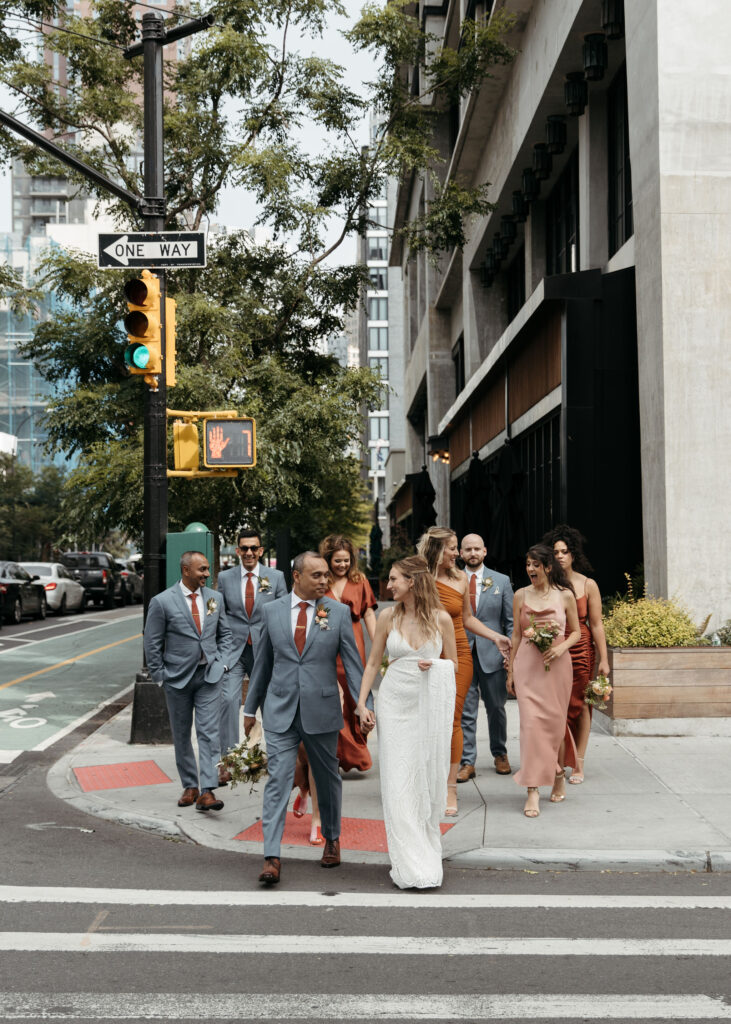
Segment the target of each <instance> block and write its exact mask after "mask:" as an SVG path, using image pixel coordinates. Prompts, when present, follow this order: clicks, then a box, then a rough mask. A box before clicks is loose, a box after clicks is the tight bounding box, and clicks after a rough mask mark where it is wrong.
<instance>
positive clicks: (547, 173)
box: [533, 142, 553, 181]
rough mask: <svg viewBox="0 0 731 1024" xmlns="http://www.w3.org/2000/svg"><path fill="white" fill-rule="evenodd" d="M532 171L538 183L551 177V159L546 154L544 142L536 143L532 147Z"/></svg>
mask: <svg viewBox="0 0 731 1024" xmlns="http://www.w3.org/2000/svg"><path fill="white" fill-rule="evenodd" d="M533 170H534V172H535V176H536V178H538V180H539V181H545V180H546V178H550V177H551V171H552V170H553V157H552V156H551V154H550V153H549V152H548V146H547V145H546V143H545V142H536V144H535V146H534V147H533Z"/></svg>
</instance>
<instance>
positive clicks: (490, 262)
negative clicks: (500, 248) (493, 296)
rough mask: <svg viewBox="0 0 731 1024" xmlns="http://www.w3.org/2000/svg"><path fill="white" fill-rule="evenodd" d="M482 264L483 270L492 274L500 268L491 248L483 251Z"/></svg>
mask: <svg viewBox="0 0 731 1024" xmlns="http://www.w3.org/2000/svg"><path fill="white" fill-rule="evenodd" d="M482 265H483V267H484V268H485V272H486V273H488V274H490V275H492V276H494V275H495V274H496V273H497V272H498V270H499V269H500V268H499V265H498V262H497V260H496V259H495V253H494V252H493V251H492V249H488V250H487V252H486V253H485V260H484V263H483V264H482Z"/></svg>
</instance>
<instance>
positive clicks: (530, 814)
mask: <svg viewBox="0 0 731 1024" xmlns="http://www.w3.org/2000/svg"><path fill="white" fill-rule="evenodd" d="M528 792H529V793H537V792H538V786H528ZM540 813H541V812H540V811H539V810H538V808H537V807H529V806H528V801H527V800H526V802H525V807H524V808H523V814H524V815H525V816H526V818H537V817H538V816H539V815H540Z"/></svg>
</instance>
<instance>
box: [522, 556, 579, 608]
mask: <svg viewBox="0 0 731 1024" xmlns="http://www.w3.org/2000/svg"><path fill="white" fill-rule="evenodd" d="M525 558H526V561H527V560H528V559H529V558H533V559H535V561H536V562H540V563H541V565H542V566H543V568H544V569H545V570H546V575H547V576H548V578H549V583H550V584H551V585H552V586H554V587H558V589H559V590H570V591H571V593H572V594H573V595H574V597H576V591H575V590H574V588H573V586H572V585H571V583H570V582H569V579H568V576H567V575H566V573H565V572H564V571H563V569H562V568H561V566H560V565H559V564H558V562H557V561H556V556H555V555H554V553H553V547H552V546H551V545H550V544H533V545H532V546H531V547H529V548H528V550H527V551H526V553H525Z"/></svg>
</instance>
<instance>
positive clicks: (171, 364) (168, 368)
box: [165, 299, 178, 388]
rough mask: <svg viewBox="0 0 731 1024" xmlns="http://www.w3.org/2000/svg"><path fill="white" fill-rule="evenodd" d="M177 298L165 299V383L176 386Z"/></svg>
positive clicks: (170, 386) (171, 386)
mask: <svg viewBox="0 0 731 1024" xmlns="http://www.w3.org/2000/svg"><path fill="white" fill-rule="evenodd" d="M177 306H178V304H177V302H176V301H175V299H165V383H166V384H167V386H168V387H169V388H174V387H175V310H176V309H177Z"/></svg>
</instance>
